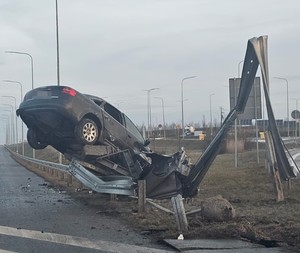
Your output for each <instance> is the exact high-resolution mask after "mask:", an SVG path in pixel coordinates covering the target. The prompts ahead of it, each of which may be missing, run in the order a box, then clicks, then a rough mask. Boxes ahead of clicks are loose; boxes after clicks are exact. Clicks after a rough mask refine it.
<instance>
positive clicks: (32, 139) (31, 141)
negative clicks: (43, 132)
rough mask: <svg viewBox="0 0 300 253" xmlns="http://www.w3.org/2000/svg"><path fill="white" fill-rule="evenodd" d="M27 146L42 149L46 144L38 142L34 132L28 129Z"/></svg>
mask: <svg viewBox="0 0 300 253" xmlns="http://www.w3.org/2000/svg"><path fill="white" fill-rule="evenodd" d="M27 141H28V144H29V145H30V146H31V147H32V148H34V149H44V148H45V147H47V146H48V144H46V143H43V142H41V141H39V139H38V135H37V132H36V130H34V129H33V128H29V129H28V131H27Z"/></svg>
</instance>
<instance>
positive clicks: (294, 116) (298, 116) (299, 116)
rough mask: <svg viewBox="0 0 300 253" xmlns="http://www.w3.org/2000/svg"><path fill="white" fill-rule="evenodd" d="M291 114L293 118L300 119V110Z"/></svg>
mask: <svg viewBox="0 0 300 253" xmlns="http://www.w3.org/2000/svg"><path fill="white" fill-rule="evenodd" d="M291 115H292V118H293V119H299V118H300V112H299V110H294V111H292V113H291Z"/></svg>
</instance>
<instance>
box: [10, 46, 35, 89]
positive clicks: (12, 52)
mask: <svg viewBox="0 0 300 253" xmlns="http://www.w3.org/2000/svg"><path fill="white" fill-rule="evenodd" d="M5 53H8V54H23V55H27V56H29V57H30V62H31V89H32V90H33V89H34V84H33V58H32V56H31V55H30V54H28V53H25V52H17V51H5Z"/></svg>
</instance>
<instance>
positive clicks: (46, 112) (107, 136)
mask: <svg viewBox="0 0 300 253" xmlns="http://www.w3.org/2000/svg"><path fill="white" fill-rule="evenodd" d="M17 115H18V116H20V117H21V118H22V120H23V121H24V122H25V124H26V125H27V127H28V132H27V140H28V143H29V144H30V146H31V147H32V148H34V149H43V148H45V147H46V146H47V145H51V146H53V147H54V148H56V149H57V150H59V151H60V152H62V153H68V151H70V150H76V149H80V148H82V147H83V146H84V145H110V146H113V147H115V148H117V149H120V150H124V149H129V150H130V151H131V152H133V153H139V152H141V151H145V152H148V151H150V149H149V147H148V144H149V142H148V141H145V139H144V138H143V136H142V135H141V133H140V131H139V130H138V128H137V127H136V126H135V124H134V123H133V122H132V121H131V120H130V119H129V118H128V117H127V116H126V115H125V114H124V113H122V112H120V111H119V110H118V109H117V108H115V107H114V106H112V105H111V104H109V103H108V102H107V101H105V100H103V99H101V98H99V97H95V96H91V95H84V94H82V93H80V92H78V91H77V90H75V89H73V88H70V87H67V86H45V87H39V88H36V89H33V90H31V91H29V92H28V93H27V94H26V95H25V97H24V101H23V102H22V103H21V104H20V107H19V109H18V110H17Z"/></svg>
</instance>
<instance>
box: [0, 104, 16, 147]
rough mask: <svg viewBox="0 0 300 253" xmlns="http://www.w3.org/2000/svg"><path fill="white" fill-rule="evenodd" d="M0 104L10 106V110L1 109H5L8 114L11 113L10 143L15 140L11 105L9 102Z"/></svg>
mask: <svg viewBox="0 0 300 253" xmlns="http://www.w3.org/2000/svg"><path fill="white" fill-rule="evenodd" d="M0 106H9V107H10V111H9V110H3V111H7V112H9V113H10V115H11V129H12V130H11V136H12V138H11V139H12V143H13V142H15V133H14V130H13V128H14V120H13V110H14V109H13V106H12V105H10V104H0Z"/></svg>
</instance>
